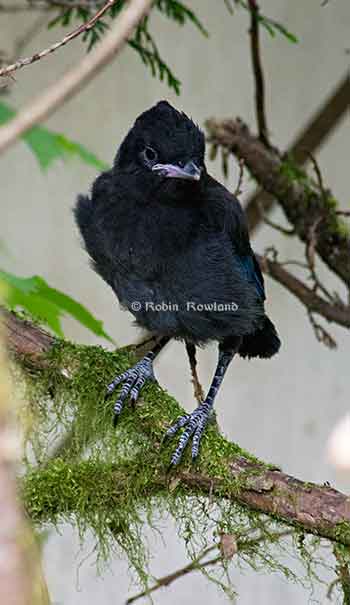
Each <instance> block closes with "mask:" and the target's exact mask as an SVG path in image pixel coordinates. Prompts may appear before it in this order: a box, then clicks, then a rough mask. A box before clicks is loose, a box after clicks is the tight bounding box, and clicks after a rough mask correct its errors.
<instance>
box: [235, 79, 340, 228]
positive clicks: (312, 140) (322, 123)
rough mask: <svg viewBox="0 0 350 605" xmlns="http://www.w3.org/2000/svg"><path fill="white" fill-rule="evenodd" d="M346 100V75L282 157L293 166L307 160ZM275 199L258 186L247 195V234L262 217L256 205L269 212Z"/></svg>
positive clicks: (337, 117) (330, 127)
mask: <svg viewBox="0 0 350 605" xmlns="http://www.w3.org/2000/svg"><path fill="white" fill-rule="evenodd" d="M349 103H350V78H349V76H348V74H346V76H345V78H343V79H342V80H341V81H340V82H339V84H338V85H337V86H336V87H335V88H334V91H333V92H332V94H331V95H330V96H329V98H328V97H327V98H326V99H325V101H324V103H323V104H322V105H321V107H320V108H319V109H318V110H317V111H316V112H315V114H314V115H313V116H312V118H311V120H310V121H308V123H307V124H306V126H305V127H304V128H303V130H302V131H301V133H300V135H298V136H297V138H296V139H295V140H294V142H293V143H292V144H291V145H290V147H289V148H288V149H287V151H286V153H285V157H292V158H293V160H294V162H295V163H296V164H297V165H299V166H303V165H304V164H305V162H306V161H307V159H308V153H309V152H311V153H315V152H316V151H317V149H318V148H319V147H321V145H322V143H324V141H325V140H326V139H327V137H329V136H330V134H331V132H333V131H334V129H335V127H336V126H337V125H338V123H339V121H340V120H341V118H342V117H343V116H344V114H345V113H346V112H348V110H349ZM275 200H276V198H275V197H274V196H273V195H270V194H269V193H267V192H266V191H265V190H261V189H258V190H257V191H256V192H255V193H253V195H252V196H251V197H250V198H249V200H248V202H247V204H246V206H245V211H246V215H247V219H248V225H249V230H250V232H251V233H252V232H253V231H254V230H255V229H256V228H258V226H259V224H260V221H261V219H262V217H261V211H260V207H261V206H262V207H263V208H264V211H265V213H266V212H270V210H271V209H272V208H273V206H274V204H275Z"/></svg>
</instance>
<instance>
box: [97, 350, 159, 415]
mask: <svg viewBox="0 0 350 605" xmlns="http://www.w3.org/2000/svg"><path fill="white" fill-rule="evenodd" d="M147 380H151V381H152V382H155V380H156V379H155V376H154V373H153V359H150V358H149V357H148V355H146V356H145V357H144V358H143V359H141V361H138V362H137V363H136V364H135V365H134V366H133V367H132V368H130V369H129V370H126V371H125V372H123V373H122V374H119V376H116V378H115V379H114V380H113V382H111V383H110V384H109V385H108V387H107V394H108V395H110V394H111V393H113V391H114V390H115V388H116V387H117V386H118V384H120V383H123V386H122V388H121V391H120V393H119V397H118V399H117V401H116V402H115V405H114V424H116V423H117V421H118V418H119V416H120V413H121V411H122V409H123V405H124V402H125V400H126V399H127V398H129V399H130V402H131V403H132V404H133V405H135V403H136V401H137V399H138V397H139V394H140V391H141V389H142V387H143V386H144V384H145V383H146V381H147Z"/></svg>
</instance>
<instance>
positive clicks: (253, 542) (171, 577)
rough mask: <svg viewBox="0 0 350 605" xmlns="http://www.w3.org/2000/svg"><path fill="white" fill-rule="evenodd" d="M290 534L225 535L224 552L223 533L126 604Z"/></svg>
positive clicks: (290, 532)
mask: <svg viewBox="0 0 350 605" xmlns="http://www.w3.org/2000/svg"><path fill="white" fill-rule="evenodd" d="M292 534H293V530H285V531H281V532H276V533H274V534H262V535H260V536H258V537H257V538H252V539H250V540H246V539H245V540H244V539H240V540H235V537H234V536H227V537H228V538H229V539H230V542H232V546H231V545H230V547H229V549H228V552H226V549H225V548H223V540H222V539H223V537H225V535H224V536H222V537H221V541H220V542H219V543H218V544H215V545H214V546H209V547H208V548H206V549H205V550H203V551H202V552H201V553H200V554H199V555H198V557H196V558H195V559H193V561H191V563H189V564H188V565H185V566H184V567H181V568H180V569H178V570H176V571H174V572H173V573H171V574H168V575H166V576H163V577H162V578H159V579H158V580H156V582H155V584H154V585H153V586H151V588H149V589H148V590H144V591H142V592H139V593H138V594H137V595H134V596H133V597H130V598H129V599H127V601H126V605H131V603H134V602H135V601H137V600H138V599H141V598H142V597H146V596H148V595H149V594H150V593H151V592H155V591H156V590H159V589H160V588H163V587H164V586H169V584H171V583H172V582H174V581H175V580H178V579H179V578H182V577H184V576H186V575H187V574H189V573H191V572H192V571H200V570H201V569H204V568H205V567H209V566H212V565H216V564H217V563H220V562H221V561H223V560H227V559H232V558H233V556H234V555H236V554H237V553H239V552H244V551H245V550H250V549H252V548H253V547H254V546H258V545H259V544H260V543H261V542H266V541H270V542H271V543H275V542H277V541H278V540H281V539H283V538H285V537H288V536H290V535H292ZM216 549H220V555H218V556H216V557H214V558H212V559H209V560H208V561H204V562H203V563H201V561H202V560H203V559H204V558H205V557H206V556H207V555H208V554H209V553H210V552H212V551H213V550H216Z"/></svg>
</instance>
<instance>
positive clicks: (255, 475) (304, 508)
mask: <svg viewBox="0 0 350 605" xmlns="http://www.w3.org/2000/svg"><path fill="white" fill-rule="evenodd" d="M3 321H4V323H5V326H6V328H7V334H8V346H9V349H10V350H11V351H12V354H13V355H14V356H15V357H16V358H19V359H20V360H21V361H22V362H23V361H24V362H28V363H29V364H30V365H31V366H34V367H36V368H37V369H38V370H39V371H40V369H42V368H43V367H45V366H46V363H47V355H48V353H50V351H51V349H52V347H53V346H54V345H55V343H56V342H57V340H55V339H54V338H52V337H51V336H50V335H48V334H46V333H45V332H44V331H43V330H42V329H40V328H38V327H36V326H33V325H31V324H30V323H29V322H27V321H23V320H22V319H20V318H18V317H16V316H15V315H14V314H13V313H8V312H4V313H3ZM20 331H21V337H19V336H18V334H19V332H20ZM28 343H29V344H28ZM62 345H63V346H64V343H62V342H61V343H60V346H62ZM70 347H72V345H71V344H70ZM81 348H82V347H81V345H80V346H79V348H78V347H77V360H78V359H79V350H78V349H80V350H81ZM88 349H89V347H85V350H88ZM104 355H105V356H106V362H107V360H108V356H109V355H110V353H109V352H108V351H105V352H104ZM126 355H130V353H129V352H128V353H126ZM50 363H51V365H52V363H54V361H53V360H51V362H50ZM57 369H60V368H57ZM67 380H69V378H67ZM143 399H144V404H143V405H147V394H145V395H144V397H143ZM152 405H155V404H154V403H153V404H152ZM157 405H159V422H157V425H158V426H160V427H161V428H162V427H163V426H164V428H165V426H166V421H165V419H164V418H162V416H161V415H162V392H161V391H160V393H159V403H158V404H157ZM125 413H133V412H130V411H129V412H127V410H125ZM136 413H137V411H136ZM142 430H143V431H144V432H145V434H147V436H148V437H150V436H151V435H152V438H155V437H154V430H153V429H150V426H149V425H148V424H147V422H146V423H145V424H144V425H143V426H142ZM222 441H223V443H224V442H225V440H224V439H223V440H222ZM154 447H155V448H157V447H159V444H157V443H155V444H154ZM220 464H222V468H221V471H222V473H221V472H219V473H217V472H215V473H214V474H213V473H212V472H210V471H209V470H208V469H206V468H201V461H200V460H199V470H198V471H193V472H192V471H190V472H188V471H185V470H183V468H182V467H181V465H180V466H179V467H177V468H175V469H174V470H173V471H172V473H171V477H170V479H175V482H176V481H178V482H181V483H182V484H183V485H185V486H187V487H188V488H189V489H190V490H192V492H193V493H198V492H200V493H204V494H207V495H208V496H210V494H212V493H213V492H218V493H219V494H220V495H221V496H222V497H226V498H229V499H232V501H237V502H239V503H241V504H242V505H245V506H247V507H249V508H251V509H254V510H256V511H259V512H261V513H266V514H268V515H271V516H273V517H274V518H276V519H279V520H280V521H283V522H286V523H289V524H291V525H297V526H298V527H300V528H301V529H303V530H305V531H306V532H310V533H314V534H317V535H318V536H321V537H324V538H329V539H331V540H335V541H337V542H339V543H341V544H345V545H350V498H349V497H348V496H346V495H345V494H342V493H341V492H339V491H337V490H335V489H332V488H331V487H330V486H328V485H324V486H320V485H316V484H313V483H305V482H303V481H301V480H299V479H296V478H294V477H291V476H290V475H287V474H285V473H283V472H281V471H280V470H277V469H273V468H271V467H268V466H267V465H265V464H263V463H260V462H259V461H253V460H249V459H248V458H244V457H242V456H241V455H239V456H234V457H231V458H230V459H229V460H227V459H223V460H222V462H220ZM196 468H198V466H197V467H196ZM227 471H229V476H230V480H229V481H227V479H226V478H225V479H222V476H227ZM37 472H38V473H45V472H46V470H45V468H43V470H38V471H37ZM117 472H118V482H117V490H118V493H120V490H122V489H123V481H122V475H123V469H122V466H120V465H118V469H117ZM70 476H71V478H72V481H75V482H76V481H83V482H84V476H83V474H82V472H81V470H80V471H79V473H78V474H77V477H75V476H74V465H73V466H72V470H71V474H70ZM150 477H151V478H150V480H149V484H148V485H146V484H145V486H144V495H152V493H153V490H154V489H155V488H156V487H157V488H159V486H160V485H161V486H162V487H164V489H169V474H166V472H165V469H164V474H161V475H159V473H156V472H155V473H154V475H152V474H151V475H150ZM90 483H91V482H90ZM113 485H114V487H113ZM115 485H116V482H115V478H113V477H112V478H111V498H112V497H113V498H115V497H116V494H115V489H116V487H115ZM47 496H48V497H49V499H50V501H51V502H52V497H53V496H52V497H51V496H50V494H45V495H44V497H47ZM29 512H30V511H29ZM72 512H73V511H72Z"/></svg>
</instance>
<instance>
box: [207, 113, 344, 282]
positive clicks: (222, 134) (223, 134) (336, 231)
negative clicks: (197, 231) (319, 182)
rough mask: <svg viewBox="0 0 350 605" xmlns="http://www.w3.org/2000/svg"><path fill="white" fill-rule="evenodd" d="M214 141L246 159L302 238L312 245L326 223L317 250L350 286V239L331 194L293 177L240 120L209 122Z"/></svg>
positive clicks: (276, 156) (210, 133)
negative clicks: (312, 235)
mask: <svg viewBox="0 0 350 605" xmlns="http://www.w3.org/2000/svg"><path fill="white" fill-rule="evenodd" d="M206 126H207V129H208V133H209V137H210V141H211V142H212V143H214V144H215V145H221V146H223V147H224V148H225V149H227V150H229V151H230V152H231V153H234V154H236V155H237V156H238V157H239V158H243V159H244V162H245V165H246V166H247V167H248V168H249V170H250V172H251V173H252V175H253V176H254V177H255V178H256V180H257V181H258V182H259V183H260V184H261V186H262V187H263V188H264V189H265V190H266V191H267V192H269V193H271V194H272V195H273V196H274V197H276V199H277V200H278V202H279V204H280V205H281V207H282V208H283V210H284V213H285V215H286V217H287V219H288V220H289V222H290V223H291V224H292V225H294V227H295V230H296V233H297V235H298V236H299V238H300V239H301V240H302V241H304V242H308V238H309V233H310V229H311V228H312V225H314V224H315V223H316V221H317V220H318V219H320V220H322V229H320V230H319V233H318V237H317V242H316V244H315V250H316V251H317V253H318V254H319V256H320V257H321V258H322V260H323V261H324V263H325V264H326V265H327V266H328V267H329V269H331V270H332V271H333V272H334V273H335V274H336V275H337V276H338V277H339V278H340V279H341V280H343V281H344V282H345V284H346V285H347V287H349V284H350V262H349V259H350V237H349V234H348V232H347V229H346V227H345V226H344V225H343V224H342V223H341V221H340V220H339V218H338V216H337V213H336V208H334V204H332V197H331V194H330V192H328V196H327V197H326V199H325V196H324V195H323V193H322V192H320V191H319V190H318V189H317V188H316V187H315V186H313V184H312V183H311V180H309V181H308V182H307V183H304V182H301V181H298V180H296V179H295V178H291V176H290V175H289V174H286V172H287V171H284V170H283V168H284V166H285V165H284V162H283V159H282V156H281V155H280V154H279V153H278V152H277V151H276V150H272V149H268V148H266V146H265V145H263V143H262V142H261V141H259V139H257V138H256V137H255V136H253V135H252V134H251V133H250V131H249V129H248V127H247V126H246V125H245V124H244V123H243V122H241V121H240V120H238V119H237V120H222V121H219V120H215V119H209V120H207V122H206Z"/></svg>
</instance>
